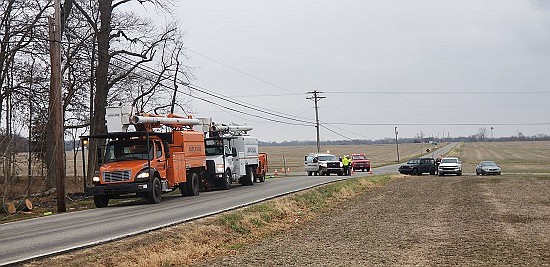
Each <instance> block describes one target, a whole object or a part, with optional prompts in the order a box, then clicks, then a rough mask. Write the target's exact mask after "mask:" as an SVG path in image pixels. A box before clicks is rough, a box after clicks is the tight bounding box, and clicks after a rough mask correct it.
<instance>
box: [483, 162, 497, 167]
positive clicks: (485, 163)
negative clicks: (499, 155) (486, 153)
mask: <svg viewBox="0 0 550 267" xmlns="http://www.w3.org/2000/svg"><path fill="white" fill-rule="evenodd" d="M481 166H497V164H496V163H494V162H492V161H484V162H481Z"/></svg>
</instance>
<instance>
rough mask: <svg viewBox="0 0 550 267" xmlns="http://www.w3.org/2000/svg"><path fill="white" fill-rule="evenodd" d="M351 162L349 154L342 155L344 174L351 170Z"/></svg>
mask: <svg viewBox="0 0 550 267" xmlns="http://www.w3.org/2000/svg"><path fill="white" fill-rule="evenodd" d="M349 163H350V162H349V158H348V156H347V155H344V156H343V157H342V167H343V168H344V175H348V172H349V169H348V168H349V167H348V166H349Z"/></svg>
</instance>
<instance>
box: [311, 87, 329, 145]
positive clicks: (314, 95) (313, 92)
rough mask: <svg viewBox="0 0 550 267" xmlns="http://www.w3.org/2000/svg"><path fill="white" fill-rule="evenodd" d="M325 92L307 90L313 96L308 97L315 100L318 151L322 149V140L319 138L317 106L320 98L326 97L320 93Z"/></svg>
mask: <svg viewBox="0 0 550 267" xmlns="http://www.w3.org/2000/svg"><path fill="white" fill-rule="evenodd" d="M322 93H323V92H319V91H317V90H314V91H310V92H307V94H312V95H313V96H310V97H306V99H310V100H313V102H315V128H317V153H319V152H320V151H321V141H320V140H319V107H318V106H317V102H319V100H321V99H323V98H326V97H325V96H319V94H322Z"/></svg>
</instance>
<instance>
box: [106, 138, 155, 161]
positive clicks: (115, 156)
mask: <svg viewBox="0 0 550 267" xmlns="http://www.w3.org/2000/svg"><path fill="white" fill-rule="evenodd" d="M148 156H149V158H151V159H152V158H153V142H149V153H147V142H146V141H145V140H122V141H113V142H110V143H109V144H108V145H107V149H106V151H105V162H115V161H122V160H136V159H148Z"/></svg>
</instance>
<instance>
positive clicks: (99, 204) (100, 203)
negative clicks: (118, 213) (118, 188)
mask: <svg viewBox="0 0 550 267" xmlns="http://www.w3.org/2000/svg"><path fill="white" fill-rule="evenodd" d="M94 204H95V207H96V208H104V207H107V206H108V205H109V197H108V196H94Z"/></svg>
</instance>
